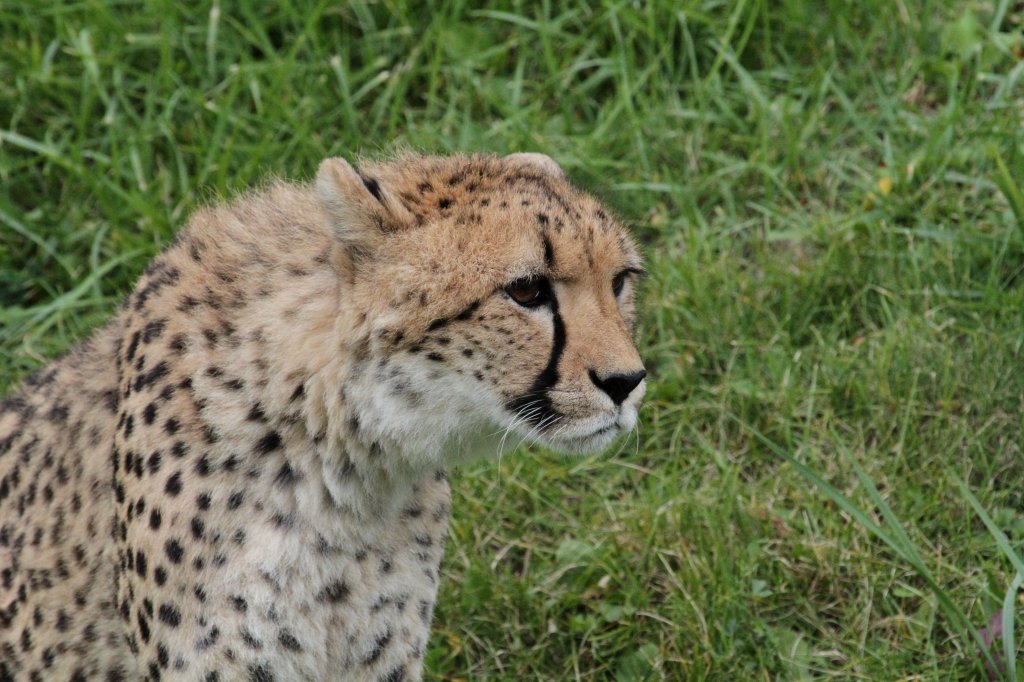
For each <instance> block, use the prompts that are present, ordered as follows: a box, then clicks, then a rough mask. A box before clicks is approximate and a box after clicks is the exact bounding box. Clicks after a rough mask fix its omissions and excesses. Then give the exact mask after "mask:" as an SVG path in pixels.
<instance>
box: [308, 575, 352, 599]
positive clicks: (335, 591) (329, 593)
mask: <svg viewBox="0 0 1024 682" xmlns="http://www.w3.org/2000/svg"><path fill="white" fill-rule="evenodd" d="M351 591H352V590H351V588H349V586H348V585H346V584H345V583H343V582H341V581H340V580H335V581H334V582H332V583H330V584H328V585H326V586H324V588H323V589H322V590H320V591H319V592H318V593H317V595H316V600H317V601H319V602H326V603H329V604H338V603H340V602H343V601H345V599H347V598H348V595H349V593H350V592H351Z"/></svg>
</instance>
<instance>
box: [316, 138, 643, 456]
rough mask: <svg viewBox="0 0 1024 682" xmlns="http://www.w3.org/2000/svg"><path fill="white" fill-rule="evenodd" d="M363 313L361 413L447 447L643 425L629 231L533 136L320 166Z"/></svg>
mask: <svg viewBox="0 0 1024 682" xmlns="http://www.w3.org/2000/svg"><path fill="white" fill-rule="evenodd" d="M316 190H317V194H318V197H319V200H320V202H321V205H322V206H323V209H324V214H325V216H326V220H327V222H328V225H329V227H330V229H331V230H332V231H333V234H334V236H335V237H336V239H337V240H338V242H339V243H340V245H341V248H339V249H338V251H339V253H340V255H339V256H338V257H337V260H338V261H339V266H338V267H339V269H340V271H341V273H342V275H341V276H342V278H343V279H344V280H345V281H346V292H347V293H345V294H343V299H344V302H343V303H342V305H344V306H347V309H348V312H349V315H348V317H347V318H346V319H350V320H352V322H351V324H353V325H355V326H356V327H357V331H358V333H357V334H356V337H358V338H359V339H361V341H360V343H361V344H362V345H361V346H360V347H359V348H358V350H357V352H356V356H357V359H356V363H357V366H356V367H355V368H354V371H353V377H354V378H353V380H352V384H353V386H352V388H353V390H356V391H358V392H359V394H360V400H359V401H358V407H357V408H356V409H357V412H358V413H357V417H358V419H359V423H360V424H361V426H362V428H364V429H368V430H369V431H370V432H372V434H373V437H374V438H375V439H377V440H378V441H380V442H385V443H394V444H397V446H398V447H399V448H400V449H401V450H402V451H403V452H406V453H411V456H414V457H423V458H427V459H429V460H432V461H436V460H438V459H441V460H443V461H446V462H449V463H450V462H452V460H453V459H461V458H463V457H464V456H466V455H467V454H468V455H473V454H480V453H481V451H483V453H486V452H491V453H495V452H498V453H500V452H501V451H502V450H505V449H509V448H510V447H511V446H514V445H516V444H518V443H519V442H522V441H523V440H532V441H538V442H540V443H542V444H544V445H546V446H548V447H551V448H553V449H557V450H562V451H568V452H579V453H582V452H590V451H596V450H600V449H603V448H605V447H607V446H608V445H609V444H610V443H611V442H612V441H613V440H615V438H616V437H617V436H619V435H620V434H623V433H625V432H628V431H630V430H631V429H633V428H634V426H635V425H636V420H637V408H638V406H639V403H640V401H641V399H642V397H643V394H644V390H645V382H644V377H645V375H646V372H645V370H644V367H643V364H642V363H641V360H640V357H639V355H638V353H637V350H636V347H635V345H634V343H633V340H632V330H633V324H634V317H635V313H634V296H635V286H636V282H635V280H636V278H637V276H638V275H639V274H640V273H641V272H642V266H641V261H640V257H639V254H638V251H637V248H636V246H635V245H634V243H633V241H632V240H631V239H630V237H629V235H628V234H627V233H626V231H625V229H624V228H623V227H622V226H621V225H620V224H619V223H618V222H617V221H616V220H615V218H614V217H613V216H612V215H611V213H610V212H609V211H608V210H607V209H606V208H604V207H603V206H602V205H601V204H600V203H599V202H598V201H597V200H596V199H595V198H593V197H592V196H590V195H588V194H586V193H584V192H582V191H580V190H578V189H576V188H575V187H573V186H572V185H570V184H569V182H567V180H566V179H565V176H564V175H563V173H562V171H561V169H560V168H559V167H558V165H557V164H556V163H555V162H554V161H553V160H552V159H550V158H549V157H547V156H543V155H540V154H513V155H511V156H507V157H504V158H495V157H489V156H473V157H465V156H461V157H444V158H439V157H399V158H398V159H396V160H392V161H390V162H386V163H380V164H369V165H365V166H363V167H361V168H360V170H358V171H357V170H356V169H354V168H353V167H352V166H351V165H349V164H348V163H347V162H345V161H344V160H343V159H337V158H335V159H328V160H326V161H324V162H323V164H322V165H321V166H320V170H319V172H318V175H317V179H316Z"/></svg>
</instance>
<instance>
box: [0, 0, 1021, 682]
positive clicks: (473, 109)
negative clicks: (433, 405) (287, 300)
mask: <svg viewBox="0 0 1024 682" xmlns="http://www.w3.org/2000/svg"><path fill="white" fill-rule="evenodd" d="M481 4H482V3H481ZM563 4H564V3H554V2H540V3H528V2H504V3H500V4H499V3H493V4H490V5H489V6H488V7H487V8H486V9H474V8H473V7H472V6H470V3H465V2H461V1H459V0H452V1H450V2H433V3H419V2H413V1H412V0H381V1H380V2H366V3H363V2H353V3H338V2H297V1H289V0H284V1H283V2H280V3H269V2H268V3H248V2H244V1H239V2H225V3H223V4H218V3H217V2H214V3H213V4H212V5H210V4H209V3H207V2H203V3H181V2H170V1H162V2H161V1H158V0H154V1H153V2H141V1H133V2H129V1H123V2H113V1H109V2H100V1H99V0H82V1H79V2H64V3H58V2H52V1H46V2H43V1H40V2H22V3H17V2H5V3H0V388H6V387H9V386H12V385H14V384H15V383H16V382H17V381H18V380H19V379H20V378H21V377H23V376H25V375H26V374H27V373H28V372H29V371H31V370H32V369H34V368H37V367H39V366H41V365H42V364H44V363H45V362H46V360H47V358H51V357H53V356H55V355H56V354H58V353H59V352H61V351H63V350H65V349H67V348H68V347H70V346H71V345H72V344H73V343H75V342H76V341H78V340H80V339H82V338H84V337H85V336H86V335H87V334H88V333H89V330H90V329H92V328H94V327H95V326H96V325H97V324H99V323H100V322H101V321H102V320H103V319H105V318H106V317H107V316H109V315H110V314H111V312H112V311H113V310H114V308H115V307H116V305H117V304H118V302H119V301H120V300H121V299H122V298H123V297H124V296H125V294H126V293H127V292H128V291H129V290H130V287H131V285H132V282H133V280H134V279H135V278H136V277H137V276H138V275H139V274H140V272H141V271H142V269H143V267H144V266H145V264H146V262H147V261H148V259H149V258H151V257H152V256H153V254H155V253H157V252H158V251H159V250H160V249H161V248H162V247H163V246H164V245H166V244H167V243H168V242H169V241H170V239H171V238H172V237H173V235H174V233H175V230H176V229H177V228H178V226H180V225H181V224H182V223H183V221H184V220H186V219H187V216H188V215H189V213H190V212H191V211H193V210H194V209H195V208H196V207H197V206H199V205H202V204H203V203H204V202H207V201H210V200H213V199H216V198H217V197H221V196H230V195H231V194H232V193H234V192H236V191H238V190H240V189H242V188H245V187H250V186H252V185H254V184H256V183H259V182H260V181H261V179H264V178H266V177H268V176H270V175H279V176H284V177H288V178H294V179H308V178H309V177H310V176H311V174H312V173H313V172H314V171H315V168H316V166H317V163H318V162H319V160H320V159H322V158H323V157H325V156H328V155H336V154H343V155H347V156H351V155H354V154H357V153H363V154H367V155H371V156H372V155H375V154H380V153H386V152H388V151H389V150H393V149H395V148H399V147H411V148H414V149H419V150H424V151H430V152H438V153H443V152H449V151H456V150H458V151H490V152H497V153H506V152H509V151H516V150H532V151H542V152H545V153H548V154H550V155H551V156H553V157H554V158H556V159H557V160H558V161H559V162H560V163H561V164H562V165H563V167H564V168H565V169H566V170H567V172H568V173H569V175H570V176H571V177H572V178H573V179H574V180H575V181H577V182H578V183H580V184H582V185H584V186H586V187H588V188H590V189H592V190H593V191H595V192H597V193H598V194H600V195H601V196H603V197H604V198H606V199H607V201H608V202H609V203H610V204H611V205H612V206H614V207H615V208H616V210H617V211H618V212H619V213H620V215H622V216H623V217H624V219H626V220H627V221H628V222H629V223H631V224H632V225H633V226H634V227H635V231H636V234H637V235H638V236H639V238H640V240H641V241H642V243H643V245H644V247H645V251H646V254H647V262H648V269H649V271H650V274H649V277H647V279H646V280H645V282H644V285H643V296H644V299H643V305H642V324H641V330H640V333H639V340H640V344H641V348H642V353H643V355H644V357H645V360H646V362H647V366H648V369H649V370H650V373H651V385H650V389H649V392H648V396H649V397H648V400H647V402H646V405H645V407H644V409H643V411H642V413H641V422H642V423H641V428H640V429H639V432H638V434H636V435H635V437H631V438H630V439H628V440H626V441H624V442H622V443H621V444H620V446H619V447H617V448H615V449H613V450H612V451H611V452H609V453H605V454H602V455H598V456H592V457H586V458H582V459H575V458H566V457H563V456H560V455H556V454H553V453H550V452H545V451H541V450H536V449H521V450H519V451H517V452H516V453H515V454H513V455H509V456H506V457H505V458H503V460H502V461H501V462H481V463H478V464H475V465H473V466H470V467H466V468H463V469H462V470H460V471H458V472H456V473H455V475H454V476H453V484H454V487H455V489H456V499H455V503H454V512H453V515H454V521H453V526H452V536H451V539H450V542H449V545H448V549H447V554H446V559H445V568H446V573H447V575H446V579H445V581H444V583H443V586H442V589H441V594H440V597H439V604H438V609H437V614H436V618H435V628H434V637H433V640H432V645H431V649H430V652H429V654H428V660H427V667H428V679H436V680H440V679H464V680H520V679H543V680H569V679H615V680H622V681H632V680H646V679H650V680H657V679H671V680H776V679H779V680H810V679H842V680H850V679H857V680H911V679H913V680H977V679H985V678H986V677H989V676H998V675H999V674H1000V671H999V667H1000V666H1002V667H1003V669H1004V670H1005V668H1006V667H1008V662H1007V660H1006V657H1005V655H1004V653H1003V652H1004V642H1003V641H1002V639H999V638H998V637H995V641H994V643H993V647H992V650H991V654H990V655H991V657H992V658H991V660H988V661H986V659H985V656H984V654H983V653H982V647H981V646H980V645H979V643H978V639H979V638H981V639H986V638H992V637H993V636H994V635H993V633H994V631H995V630H996V629H997V628H996V626H997V625H1001V624H1004V623H1005V625H1007V626H1012V625H1013V623H1012V621H1010V622H1006V621H1007V620H1008V619H1007V617H1008V616H1011V615H1013V614H1014V613H1015V610H1016V609H1015V608H1014V606H1015V605H1018V606H1019V603H1020V602H1019V601H1018V599H1017V594H1016V592H1015V588H1016V585H1012V588H1013V589H1010V588H1011V583H1012V581H1013V578H1014V576H1015V574H1016V571H1015V569H1014V566H1013V564H1012V563H1011V559H1010V558H1009V555H1010V554H1012V553H1013V552H1016V553H1017V554H1018V555H1019V554H1021V553H1022V550H1024V547H1022V544H1024V486H1022V485H1021V483H1022V481H1024V453H1022V443H1024V428H1022V427H1024V422H1022V415H1024V116H1022V112H1024V41H1022V38H1021V31H1022V27H1024V5H1022V4H1021V3H1020V2H1009V1H1007V0H988V1H986V2H980V1H976V2H963V1H955V2H953V1H950V2H940V1H938V0H934V1H928V0H896V1H895V2H889V1H886V0H863V1H860V2H851V1H849V0H828V1H823V2H812V1H811V0H803V1H801V0H736V1H735V2H726V1H724V0H676V1H675V2H671V1H668V0H665V1H663V2H652V3H649V4H646V5H645V4H643V3H639V2H631V1H627V0H600V2H596V1H595V2H592V3H588V4H587V5H586V6H585V5H582V4H581V5H579V6H577V7H574V8H567V7H565V6H563ZM428 5H429V7H428ZM960 482H963V483H964V484H966V486H965V487H961V484H960ZM967 491H969V492H967ZM972 496H973V497H974V498H976V500H977V503H978V504H977V507H975V506H973V505H972ZM979 510H980V513H979ZM986 520H987V521H989V522H990V523H989V524H986ZM1004 602H1005V603H1006V604H1007V605H1008V606H1009V608H1005V609H1004ZM1001 609H1003V610H1002V614H1003V617H1002V618H1001V617H1000V615H999V614H1000V610H1001ZM983 628H985V630H984V631H982V632H979V631H981V630H982V629H983ZM1011 629H1012V628H1011ZM1020 630H1021V628H1020V627H1017V628H1016V631H1017V634H1016V637H1013V636H1012V633H1011V636H1009V637H1007V638H1006V639H1007V642H1008V643H1009V646H1010V647H1011V649H1012V647H1013V645H1014V643H1015V640H1016V641H1017V642H1019V641H1020V640H1021V639H1022V638H1021V636H1020V634H1019V632H1020ZM1022 665H1024V664H1022ZM1006 674H1007V676H1008V675H1010V674H1012V673H1009V672H1007V673H1006Z"/></svg>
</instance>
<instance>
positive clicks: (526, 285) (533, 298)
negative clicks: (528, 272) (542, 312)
mask: <svg viewBox="0 0 1024 682" xmlns="http://www.w3.org/2000/svg"><path fill="white" fill-rule="evenodd" d="M505 293H506V294H508V296H509V298H511V299H512V300H513V301H515V302H516V303H518V304H519V305H521V306H523V307H524V308H537V307H539V306H542V305H545V304H547V303H549V302H550V301H551V283H550V282H548V280H547V278H546V277H540V276H533V277H520V278H519V279H517V280H516V281H514V282H512V283H511V284H509V285H508V286H506V287H505Z"/></svg>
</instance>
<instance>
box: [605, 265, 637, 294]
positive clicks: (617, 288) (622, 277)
mask: <svg viewBox="0 0 1024 682" xmlns="http://www.w3.org/2000/svg"><path fill="white" fill-rule="evenodd" d="M642 274H644V271H643V270H641V269H640V268H626V269H625V270H623V271H622V272H620V273H619V274H617V275H615V277H613V278H612V293H613V294H615V298H618V297H619V294H621V293H622V289H623V287H625V286H626V278H627V277H629V276H630V275H638V276H639V275H642Z"/></svg>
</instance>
